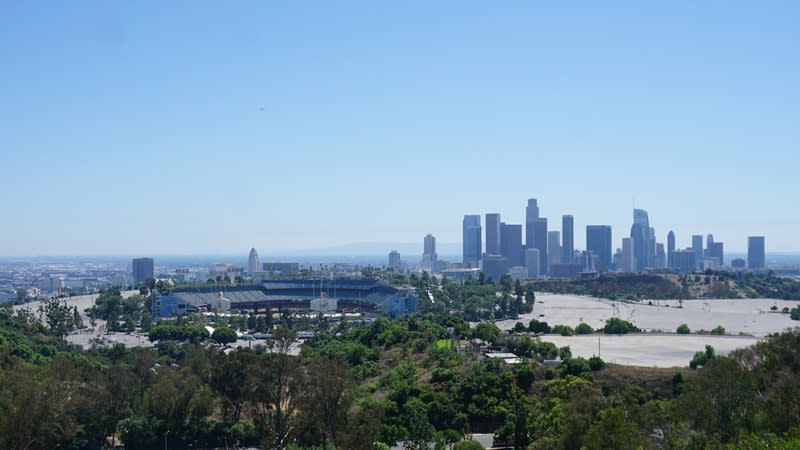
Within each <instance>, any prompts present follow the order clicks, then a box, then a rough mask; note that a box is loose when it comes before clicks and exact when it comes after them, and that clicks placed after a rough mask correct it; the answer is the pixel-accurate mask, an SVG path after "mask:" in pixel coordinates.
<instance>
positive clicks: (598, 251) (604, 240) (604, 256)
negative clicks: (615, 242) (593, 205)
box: [586, 225, 611, 272]
mask: <svg viewBox="0 0 800 450" xmlns="http://www.w3.org/2000/svg"><path fill="white" fill-rule="evenodd" d="M586 250H587V251H588V252H590V253H592V254H594V255H595V256H597V264H598V268H597V269H598V270H599V271H600V272H606V271H608V270H609V269H610V268H611V225H587V226H586Z"/></svg>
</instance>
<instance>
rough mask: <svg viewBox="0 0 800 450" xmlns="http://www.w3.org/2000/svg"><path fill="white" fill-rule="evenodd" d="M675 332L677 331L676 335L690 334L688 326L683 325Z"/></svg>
mask: <svg viewBox="0 0 800 450" xmlns="http://www.w3.org/2000/svg"><path fill="white" fill-rule="evenodd" d="M675 331H677V332H678V334H689V333H691V330H690V329H689V325H686V324H685V323H682V324H681V325H680V326H679V327H678V329H677V330H675Z"/></svg>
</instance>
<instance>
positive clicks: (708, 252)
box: [703, 233, 714, 258]
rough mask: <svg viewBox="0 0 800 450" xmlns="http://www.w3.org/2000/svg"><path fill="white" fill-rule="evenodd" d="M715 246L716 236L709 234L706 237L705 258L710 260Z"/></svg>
mask: <svg viewBox="0 0 800 450" xmlns="http://www.w3.org/2000/svg"><path fill="white" fill-rule="evenodd" d="M713 246H714V235H713V234H711V233H709V234H708V235H707V236H706V249H705V254H704V255H703V256H706V257H709V258H710V257H711V247H713Z"/></svg>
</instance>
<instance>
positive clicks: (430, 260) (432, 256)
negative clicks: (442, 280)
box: [422, 234, 439, 271]
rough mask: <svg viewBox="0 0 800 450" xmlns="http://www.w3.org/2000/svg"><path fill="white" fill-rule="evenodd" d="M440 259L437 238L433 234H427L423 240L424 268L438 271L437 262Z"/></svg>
mask: <svg viewBox="0 0 800 450" xmlns="http://www.w3.org/2000/svg"><path fill="white" fill-rule="evenodd" d="M438 259H439V257H438V255H437V254H436V238H435V237H433V235H432V234H428V235H426V236H425V239H424V240H423V251H422V268H423V269H425V270H430V271H436V262H437V260H438Z"/></svg>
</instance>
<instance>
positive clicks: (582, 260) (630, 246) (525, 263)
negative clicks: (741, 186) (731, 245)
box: [463, 199, 765, 279]
mask: <svg viewBox="0 0 800 450" xmlns="http://www.w3.org/2000/svg"><path fill="white" fill-rule="evenodd" d="M483 235H484V233H483V227H482V226H481V216H479V215H465V216H464V221H463V265H464V266H465V267H467V268H481V269H482V270H483V272H484V273H485V274H486V275H487V276H491V277H493V278H495V279H497V278H499V277H500V276H502V275H503V274H505V273H508V272H509V271H514V272H517V273H519V272H523V273H524V276H526V277H528V278H533V277H538V276H543V275H551V276H554V277H570V276H575V275H577V274H578V273H580V272H584V271H598V272H604V271H609V270H617V271H622V272H643V271H645V270H650V269H656V270H658V269H671V270H673V271H677V272H683V273H690V272H693V271H694V270H697V269H706V268H712V269H713V268H719V267H722V266H723V265H724V263H725V261H724V246H723V243H722V242H714V238H713V236H712V235H710V234H709V235H708V236H707V238H706V245H705V246H704V245H703V244H704V243H703V236H702V235H694V236H692V246H691V247H689V248H687V249H682V250H679V249H676V247H675V233H673V232H672V231H670V232H669V234H668V235H667V248H666V251H665V248H664V244H662V243H658V242H656V232H655V229H654V228H653V227H651V226H650V221H649V217H648V214H647V212H646V211H644V210H641V209H634V210H633V225H632V226H631V231H630V237H626V238H624V239H623V240H622V246H621V248H619V249H617V251H616V252H612V238H611V226H610V225H587V226H586V250H585V251H576V250H575V245H574V236H575V234H574V219H573V217H572V216H571V215H564V216H562V217H561V232H558V231H548V223H547V218H545V217H539V206H538V203H537V200H536V199H529V200H528V206H527V208H526V209H525V243H524V244H523V242H522V235H523V229H522V225H521V224H507V223H505V222H502V221H501V220H500V214H497V213H489V214H486V228H485V240H486V242H485V248H484V244H483V241H482V236H483ZM743 263H744V261H741V260H734V261H733V262H732V264H733V265H734V266H738V265H741V266H744V264H743ZM747 265H748V267H749V268H750V269H755V270H757V269H761V268H763V267H764V266H765V254H764V237H763V236H751V237H749V238H748V261H747ZM520 275H522V274H520Z"/></svg>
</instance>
